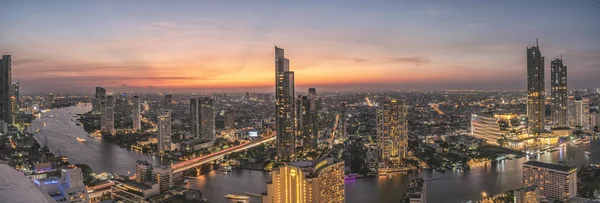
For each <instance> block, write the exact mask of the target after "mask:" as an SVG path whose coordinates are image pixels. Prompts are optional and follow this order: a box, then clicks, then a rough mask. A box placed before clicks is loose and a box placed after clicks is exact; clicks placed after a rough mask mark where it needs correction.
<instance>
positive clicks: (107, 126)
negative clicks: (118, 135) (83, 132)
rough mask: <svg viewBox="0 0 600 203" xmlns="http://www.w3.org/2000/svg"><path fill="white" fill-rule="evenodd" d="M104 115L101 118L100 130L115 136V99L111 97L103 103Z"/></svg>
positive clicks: (101, 104)
mask: <svg viewBox="0 0 600 203" xmlns="http://www.w3.org/2000/svg"><path fill="white" fill-rule="evenodd" d="M100 106H102V115H101V116H100V130H101V131H102V132H108V133H111V134H115V97H114V96H112V95H109V96H107V97H106V99H104V100H103V101H101V103H100Z"/></svg>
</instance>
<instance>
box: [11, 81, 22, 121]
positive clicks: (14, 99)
mask: <svg viewBox="0 0 600 203" xmlns="http://www.w3.org/2000/svg"><path fill="white" fill-rule="evenodd" d="M11 91H12V92H11V93H12V95H11V97H10V100H11V105H12V114H13V120H14V117H15V115H16V113H17V112H18V111H19V108H21V95H20V93H19V81H18V80H16V81H14V82H13V83H12V85H11Z"/></svg>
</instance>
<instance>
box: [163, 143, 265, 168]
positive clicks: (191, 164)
mask: <svg viewBox="0 0 600 203" xmlns="http://www.w3.org/2000/svg"><path fill="white" fill-rule="evenodd" d="M276 138H277V137H276V136H275V135H270V136H267V137H264V138H261V139H259V140H255V141H252V142H248V143H244V144H240V145H237V146H233V147H230V148H227V149H224V150H221V151H218V152H214V153H212V154H208V155H204V156H201V157H197V158H194V159H190V160H187V161H184V162H181V163H177V164H173V165H171V168H173V173H180V172H183V171H185V170H188V169H191V168H195V167H198V166H200V165H202V164H205V163H208V162H211V161H214V160H217V159H220V158H223V156H225V155H227V154H231V153H234V152H239V151H243V150H247V149H250V148H252V147H256V146H258V145H261V144H264V143H268V142H272V141H275V139H276Z"/></svg>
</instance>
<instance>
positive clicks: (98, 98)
mask: <svg viewBox="0 0 600 203" xmlns="http://www.w3.org/2000/svg"><path fill="white" fill-rule="evenodd" d="M105 99H106V89H104V88H102V87H96V93H95V94H94V101H92V113H95V114H101V113H102V109H103V107H102V105H101V104H102V103H103V102H104V100H105Z"/></svg>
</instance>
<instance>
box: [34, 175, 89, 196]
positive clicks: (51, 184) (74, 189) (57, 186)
mask: <svg viewBox="0 0 600 203" xmlns="http://www.w3.org/2000/svg"><path fill="white" fill-rule="evenodd" d="M33 182H34V183H35V184H36V185H37V186H38V187H40V189H41V190H42V191H44V192H46V193H48V195H50V197H52V199H54V200H55V201H56V202H67V203H70V202H89V196H88V193H87V190H86V187H85V185H84V184H83V174H82V172H81V168H63V169H62V170H61V176H60V177H49V178H44V179H39V180H34V181H33Z"/></svg>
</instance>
